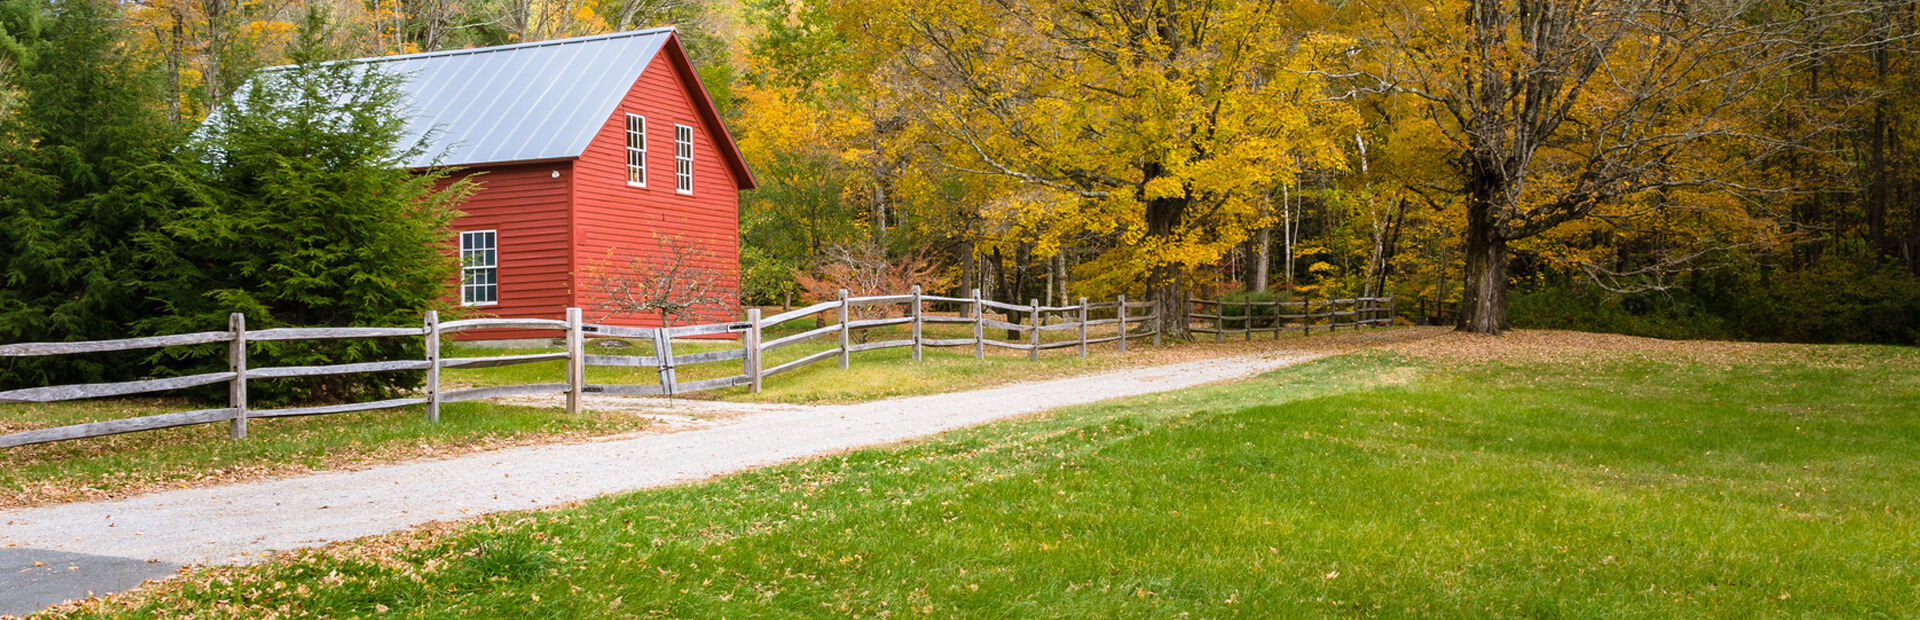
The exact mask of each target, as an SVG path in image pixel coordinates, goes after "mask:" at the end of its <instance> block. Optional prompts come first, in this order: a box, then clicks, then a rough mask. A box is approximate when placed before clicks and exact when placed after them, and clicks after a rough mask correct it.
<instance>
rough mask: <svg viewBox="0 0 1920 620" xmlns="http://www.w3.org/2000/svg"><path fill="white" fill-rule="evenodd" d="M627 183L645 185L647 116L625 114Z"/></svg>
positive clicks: (638, 185)
mask: <svg viewBox="0 0 1920 620" xmlns="http://www.w3.org/2000/svg"><path fill="white" fill-rule="evenodd" d="M627 184H628V185H633V186H636V187H646V186H647V117H645V116H641V115H638V114H628V115H627Z"/></svg>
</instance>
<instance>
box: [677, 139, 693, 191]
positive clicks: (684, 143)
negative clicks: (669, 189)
mask: <svg viewBox="0 0 1920 620" xmlns="http://www.w3.org/2000/svg"><path fill="white" fill-rule="evenodd" d="M673 181H674V186H673V191H674V192H676V193H681V194H691V193H693V127H691V126H688V125H674V126H673Z"/></svg>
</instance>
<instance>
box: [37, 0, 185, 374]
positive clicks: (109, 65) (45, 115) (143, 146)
mask: <svg viewBox="0 0 1920 620" xmlns="http://www.w3.org/2000/svg"><path fill="white" fill-rule="evenodd" d="M117 15H118V14H117V9H116V8H115V5H114V4H112V3H109V2H105V1H103V0H61V1H60V2H47V1H45V0H5V1H4V2H0V30H3V32H4V34H0V58H3V59H4V60H5V62H6V63H8V64H12V65H14V68H15V71H14V73H15V76H16V80H17V83H16V84H14V85H11V86H14V87H16V88H17V90H18V91H20V92H21V93H23V95H22V97H21V101H20V102H19V103H18V106H17V108H16V109H15V111H16V112H17V113H16V114H9V115H7V116H4V117H0V123H4V126H3V127H0V148H4V149H7V152H6V157H4V158H0V342H22V341H59V340H94V339H104V338H118V337H125V336H127V335H128V334H129V333H130V330H131V326H132V325H134V323H135V322H136V321H138V320H139V319H141V318H142V317H145V316H150V315H151V313H152V312H154V311H155V309H156V307H155V306H154V304H153V303H152V302H151V301H150V300H148V299H147V298H146V296H145V295H144V293H143V290H144V289H145V288H146V287H145V286H144V285H143V282H142V279H141V274H142V273H143V272H144V271H145V266H146V265H148V264H149V263H150V260H149V258H148V257H147V256H145V253H144V251H143V249H142V240H143V239H144V238H146V237H148V236H150V235H152V234H154V233H155V232H156V230H157V226H158V223H159V218H160V216H161V214H160V213H159V212H156V211H155V210H154V209H152V208H151V207H150V205H149V204H147V203H144V202H141V201H138V200H134V199H133V197H132V196H131V195H130V194H129V189H128V188H130V187H133V186H135V185H137V184H138V181H137V177H139V176H140V175H142V174H144V173H145V172H146V171H147V170H148V166H149V165H150V164H152V163H153V162H154V161H156V160H157V159H158V158H159V157H161V156H162V155H163V154H164V153H165V152H166V145H167V143H168V142H169V139H168V130H167V126H166V125H165V123H164V122H163V121H162V120H161V119H160V118H159V117H158V116H157V115H156V114H154V113H153V111H152V109H151V108H150V107H148V106H147V105H146V103H147V101H148V100H149V95H150V94H151V93H150V91H151V88H150V84H151V82H150V81H149V80H147V75H146V72H145V71H144V70H143V69H142V68H141V65H140V64H139V63H138V62H135V61H134V59H131V58H129V57H127V56H126V55H124V54H123V53H122V51H121V50H122V46H120V45H118V41H119V37H120V35H119V33H118V31H117V30H116V28H115V23H116V20H117ZM127 359H129V358H126V357H125V356H92V357H81V358H39V359H32V360H17V359H16V360H9V361H5V362H0V384H33V385H39V384H46V383H52V382H66V381H81V380H85V381H94V380H101V379H110V378H118V377H124V376H127V375H128V374H130V373H132V372H134V371H136V370H137V368H138V365H137V364H129V363H127Z"/></svg>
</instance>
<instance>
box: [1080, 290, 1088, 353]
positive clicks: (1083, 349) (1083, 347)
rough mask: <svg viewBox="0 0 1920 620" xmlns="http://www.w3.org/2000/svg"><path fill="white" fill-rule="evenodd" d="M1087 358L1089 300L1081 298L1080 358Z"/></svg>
mask: <svg viewBox="0 0 1920 620" xmlns="http://www.w3.org/2000/svg"><path fill="white" fill-rule="evenodd" d="M1086 356H1087V298H1085V297H1081V298H1080V357H1086Z"/></svg>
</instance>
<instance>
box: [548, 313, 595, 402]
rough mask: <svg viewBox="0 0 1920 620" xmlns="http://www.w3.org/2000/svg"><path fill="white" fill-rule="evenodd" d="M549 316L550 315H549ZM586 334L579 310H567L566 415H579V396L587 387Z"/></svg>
mask: <svg viewBox="0 0 1920 620" xmlns="http://www.w3.org/2000/svg"><path fill="white" fill-rule="evenodd" d="M549 316H551V315H549ZM586 340H587V338H586V332H585V331H582V329H581V320H580V309H579V308H567V413H568V414H578V413H580V395H581V393H583V392H585V391H586V389H587V388H586V386H587V355H586V354H587V350H586V349H587V343H586Z"/></svg>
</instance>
